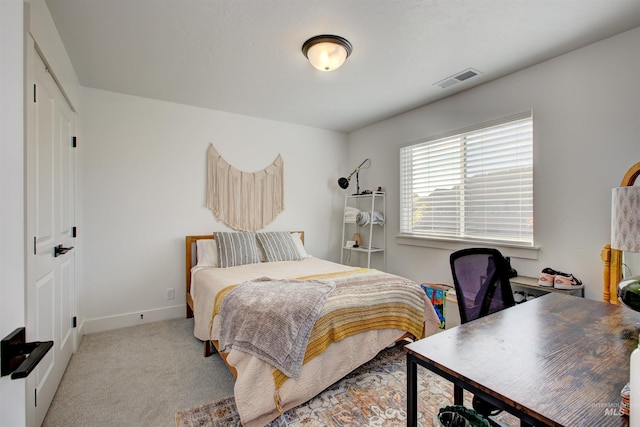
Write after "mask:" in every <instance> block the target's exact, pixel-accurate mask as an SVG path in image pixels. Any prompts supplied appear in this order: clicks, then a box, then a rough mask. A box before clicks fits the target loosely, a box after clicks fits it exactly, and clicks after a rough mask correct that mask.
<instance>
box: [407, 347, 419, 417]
mask: <svg viewBox="0 0 640 427" xmlns="http://www.w3.org/2000/svg"><path fill="white" fill-rule="evenodd" d="M417 368H418V365H417V364H416V361H415V360H414V358H413V356H412V355H410V354H408V353H407V427H416V426H417V425H418V369H417Z"/></svg>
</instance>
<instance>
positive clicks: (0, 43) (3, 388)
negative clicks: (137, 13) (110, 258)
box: [0, 0, 26, 426]
mask: <svg viewBox="0 0 640 427" xmlns="http://www.w3.org/2000/svg"><path fill="white" fill-rule="evenodd" d="M22 26H23V5H22V1H20V0H11V1H5V0H2V1H0V94H1V95H0V201H1V202H0V236H1V237H0V338H4V337H5V336H7V335H8V334H10V333H11V332H12V331H13V330H15V329H16V328H18V327H22V326H25V308H24V304H25V291H24V290H25V289H24V259H25V253H24V251H25V249H24V209H23V205H24V191H23V186H22V183H23V177H24V169H23V164H24V158H23V146H22V140H23V125H24V122H23V99H24V96H23V73H22V58H23V56H22V52H23V27H22ZM1 356H2V357H6V355H1ZM25 396H26V381H25V380H24V379H22V380H11V379H10V376H4V377H2V378H0V422H2V424H3V425H15V426H18V425H24V424H25V422H26V406H25Z"/></svg>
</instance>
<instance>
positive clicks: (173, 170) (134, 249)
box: [79, 88, 347, 333]
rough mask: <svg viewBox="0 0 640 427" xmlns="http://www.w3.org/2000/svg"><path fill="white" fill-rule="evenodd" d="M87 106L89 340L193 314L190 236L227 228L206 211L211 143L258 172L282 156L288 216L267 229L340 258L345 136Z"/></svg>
mask: <svg viewBox="0 0 640 427" xmlns="http://www.w3.org/2000/svg"><path fill="white" fill-rule="evenodd" d="M82 103H83V111H84V113H85V114H84V115H83V132H84V137H83V139H82V140H81V141H80V147H79V153H80V159H81V160H80V163H81V164H82V175H81V180H82V191H81V200H82V205H83V206H82V209H83V218H84V223H85V225H84V226H83V229H81V230H80V233H81V234H82V235H83V237H84V241H85V246H84V269H85V285H86V298H85V299H84V300H83V310H84V313H85V319H84V320H85V321H86V324H85V331H86V332H87V333H88V332H94V331H97V330H102V329H109V328H114V327H119V326H127V325H131V324H136V323H139V322H140V316H139V314H140V313H142V314H144V321H147V320H149V321H151V320H157V319H159V318H167V317H176V316H183V315H184V302H185V290H184V287H185V284H184V281H185V280H184V250H185V249H184V236H185V235H190V234H206V233H210V232H212V231H213V230H228V228H227V227H226V226H225V225H223V224H222V223H220V222H218V221H217V220H216V219H215V217H214V215H213V214H212V212H211V211H209V210H208V209H206V208H205V207H204V200H205V188H206V152H207V148H208V146H209V143H213V144H214V146H215V147H216V149H217V150H218V152H219V153H220V154H221V155H222V156H223V157H224V158H225V159H226V160H227V161H228V162H229V163H230V164H231V165H233V166H234V167H236V168H238V169H241V170H245V171H250V172H253V171H257V170H261V169H263V168H264V167H266V166H268V165H269V164H271V162H272V161H273V160H274V159H275V158H276V156H277V155H278V154H281V155H282V158H283V161H284V186H285V210H284V212H282V213H281V214H280V215H279V216H278V217H277V218H276V220H275V221H274V222H273V223H271V224H270V225H269V226H268V227H267V230H304V231H305V242H306V247H307V250H308V251H309V253H311V254H313V255H316V256H320V257H324V258H329V259H333V260H335V261H337V260H338V259H339V239H340V232H341V223H340V215H341V212H340V209H341V207H342V203H343V199H342V192H341V191H340V189H339V188H338V186H337V184H336V180H337V178H338V177H339V176H341V175H343V174H344V173H345V172H344V171H345V170H346V169H347V168H346V166H345V165H347V163H346V162H344V161H343V160H342V159H344V158H345V156H346V151H347V150H346V140H347V137H346V135H344V134H341V133H336V132H330V131H326V130H321V129H315V128H309V127H303V126H296V125H289V124H285V123H279V122H274V121H268V120H262V119H255V118H251V117H246V116H240V115H234V114H229V113H224V112H218V111H212V110H206V109H202V108H195V107H189V106H185V105H179V104H172V103H168V102H163V101H155V100H151V99H145V98H139V97H133V96H125V95H121V94H116V93H112V92H105V91H101V90H95V89H87V88H85V89H83V100H82ZM167 288H175V293H176V298H175V300H170V301H167V300H166V299H165V295H166V289H167Z"/></svg>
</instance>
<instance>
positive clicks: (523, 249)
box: [396, 234, 540, 260]
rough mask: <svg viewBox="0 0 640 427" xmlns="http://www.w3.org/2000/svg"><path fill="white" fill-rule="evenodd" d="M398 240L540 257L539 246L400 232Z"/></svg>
mask: <svg viewBox="0 0 640 427" xmlns="http://www.w3.org/2000/svg"><path fill="white" fill-rule="evenodd" d="M396 242H397V243H398V244H399V245H407V246H420V247H423V248H434V249H446V250H449V251H457V250H460V249H465V248H470V247H488V248H495V249H498V250H499V251H500V252H501V253H502V254H503V255H504V256H508V257H513V258H523V259H533V260H537V259H538V250H539V249H540V248H539V247H537V246H518V245H509V244H500V243H488V242H480V241H473V240H453V239H435V238H433V237H422V236H412V235H409V234H398V235H397V236H396Z"/></svg>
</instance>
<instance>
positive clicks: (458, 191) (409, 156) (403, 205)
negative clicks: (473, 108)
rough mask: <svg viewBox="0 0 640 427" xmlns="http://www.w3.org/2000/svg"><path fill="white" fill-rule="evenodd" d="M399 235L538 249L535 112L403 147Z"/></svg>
mask: <svg viewBox="0 0 640 427" xmlns="http://www.w3.org/2000/svg"><path fill="white" fill-rule="evenodd" d="M400 232H401V233H403V234H409V235H417V236H425V237H432V238H448V239H462V240H479V241H484V242H495V243H511V244H517V245H526V246H533V119H532V114H531V112H527V113H525V114H520V115H518V116H513V117H509V118H508V119H504V120H501V121H498V122H493V123H489V124H484V125H481V126H478V127H475V128H472V129H467V130H464V131H458V132H455V134H452V135H449V136H445V137H440V138H437V139H433V140H427V141H424V142H420V143H417V144H413V145H410V146H407V147H403V148H401V149H400Z"/></svg>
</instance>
